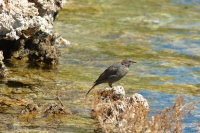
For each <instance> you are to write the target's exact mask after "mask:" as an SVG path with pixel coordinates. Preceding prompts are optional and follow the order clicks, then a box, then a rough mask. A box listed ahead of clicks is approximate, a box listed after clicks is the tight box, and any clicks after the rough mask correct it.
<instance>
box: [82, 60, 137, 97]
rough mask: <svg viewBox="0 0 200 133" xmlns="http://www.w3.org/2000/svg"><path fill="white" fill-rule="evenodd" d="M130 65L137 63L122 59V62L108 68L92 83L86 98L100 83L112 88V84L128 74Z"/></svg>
mask: <svg viewBox="0 0 200 133" xmlns="http://www.w3.org/2000/svg"><path fill="white" fill-rule="evenodd" d="M132 63H137V62H135V61H132V60H130V59H124V60H123V61H122V62H118V63H116V64H113V65H112V66H110V67H108V68H107V69H106V70H105V71H104V72H103V73H102V74H101V75H100V76H99V78H98V79H97V80H96V81H95V82H94V85H93V86H92V88H91V89H89V91H88V92H87V94H86V96H87V95H88V94H89V93H90V91H91V90H92V89H94V87H95V86H97V85H99V84H101V83H108V85H109V86H110V87H111V88H112V84H113V83H114V82H116V81H118V80H120V79H121V78H123V77H124V76H125V75H126V74H127V73H128V70H129V67H130V65H131V64H132Z"/></svg>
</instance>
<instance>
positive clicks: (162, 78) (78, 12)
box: [0, 0, 200, 133]
mask: <svg viewBox="0 0 200 133" xmlns="http://www.w3.org/2000/svg"><path fill="white" fill-rule="evenodd" d="M199 5H200V1H199V0H191V1H190V0H171V1H170V0H169V1H163V0H157V1H155V0H146V1H142V0H141V1H138V0H137V1H136V0H132V1H126V2H125V1H123V0H115V1H106V0H78V1H75V0H68V3H67V5H66V6H65V7H64V8H63V9H62V10H61V12H60V15H59V17H58V19H57V20H56V21H55V23H54V31H56V32H58V33H59V34H60V35H61V36H62V37H64V38H66V39H67V40H69V41H70V42H71V46H70V47H61V48H59V49H60V50H61V52H62V56H61V59H60V63H59V65H58V66H57V68H55V69H53V70H51V69H50V70H49V69H46V70H44V69H38V68H36V69H35V68H30V67H24V66H23V65H20V62H16V63H15V64H14V65H13V66H11V67H10V68H9V69H10V70H11V71H12V73H11V74H10V75H9V77H8V80H9V81H12V82H8V83H7V84H1V90H0V92H1V94H2V96H9V97H14V98H22V99H26V100H31V101H33V102H34V103H38V104H39V105H40V106H43V105H45V104H50V103H55V102H58V101H57V100H56V94H57V93H59V95H60V98H61V99H62V101H63V104H64V105H65V107H66V108H69V109H70V110H72V112H73V113H74V114H75V115H74V116H68V117H63V118H59V120H57V119H54V118H48V119H29V120H27V119H25V118H21V115H20V114H19V112H20V110H21V109H23V108H24V107H23V106H20V107H19V106H14V107H12V108H6V110H3V109H2V110H1V112H2V114H0V118H1V123H2V125H1V126H0V129H5V127H6V129H11V130H15V129H18V130H28V131H38V130H41V129H42V130H43V131H52V130H53V131H59V132H67V131H69V132H93V129H94V128H95V127H94V125H95V124H94V123H95V122H94V121H93V120H92V119H90V114H89V112H90V106H89V105H88V104H85V100H84V98H83V97H84V96H85V93H86V92H87V90H88V89H89V88H90V87H91V86H92V84H93V82H94V81H95V80H96V78H97V77H98V76H99V74H101V73H102V72H103V71H104V70H105V69H106V68H107V67H108V66H110V65H111V64H113V63H115V62H119V61H121V60H123V59H124V58H131V59H133V60H135V61H137V62H138V63H137V64H135V65H134V66H131V68H130V72H129V73H128V75H127V76H126V77H124V78H123V79H122V80H120V81H119V82H117V83H115V84H114V85H122V86H123V87H124V88H125V90H126V92H127V93H128V94H129V95H130V94H132V93H134V92H137V93H138V92H139V93H141V94H142V95H143V96H144V97H145V98H147V100H148V101H149V104H150V108H151V111H152V112H151V115H153V114H155V113H157V112H158V111H160V110H163V109H165V108H167V107H169V106H172V105H173V104H174V103H175V99H176V97H177V96H179V95H181V96H183V97H184V99H185V103H190V102H193V103H194V105H195V110H193V111H192V112H191V114H190V115H189V116H188V117H187V118H185V120H184V122H185V128H184V132H185V133H187V132H197V125H200V117H199V114H200V113H199V111H200V110H199V107H200V41H199V35H200V29H199V26H200V23H199V22H200V13H199V10H200V8H199V7H200V6H199ZM16 83H17V84H16ZM21 83H23V84H21ZM35 86H36V87H38V88H39V89H38V90H37V89H36V90H35V88H34V87H35ZM105 86H107V85H106V84H102V85H99V86H97V87H96V89H95V90H97V89H102V88H104V87H105ZM41 90H42V92H41ZM95 90H94V91H95ZM92 93H93V91H92ZM83 103H84V104H83ZM13 108H14V109H13ZM10 125H12V126H10ZM49 125H52V126H49Z"/></svg>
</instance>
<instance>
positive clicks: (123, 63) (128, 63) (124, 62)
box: [121, 58, 137, 67]
mask: <svg viewBox="0 0 200 133" xmlns="http://www.w3.org/2000/svg"><path fill="white" fill-rule="evenodd" d="M133 63H137V62H135V61H133V60H131V59H128V58H127V59H124V60H123V61H122V62H121V64H122V65H125V66H127V67H130V65H131V64H133Z"/></svg>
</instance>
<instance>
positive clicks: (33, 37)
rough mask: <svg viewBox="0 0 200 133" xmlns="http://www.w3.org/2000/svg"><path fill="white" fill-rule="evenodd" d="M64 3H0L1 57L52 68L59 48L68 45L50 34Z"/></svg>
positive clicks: (24, 0)
mask: <svg viewBox="0 0 200 133" xmlns="http://www.w3.org/2000/svg"><path fill="white" fill-rule="evenodd" d="M65 3H66V0H31V1H28V0H9V1H3V0H0V18H1V19H0V50H2V51H3V52H4V57H5V58H6V59H7V58H12V57H14V58H17V59H22V58H24V57H28V59H29V60H30V61H33V62H36V63H39V64H40V63H44V64H47V65H55V64H57V62H58V58H59V56H60V52H59V51H58V49H57V46H59V45H63V44H65V45H69V44H70V43H69V42H68V41H67V40H65V39H63V38H62V37H60V36H59V35H58V34H57V33H53V32H52V28H53V21H54V20H55V18H56V16H57V15H58V11H59V10H60V9H61V8H62V7H63V5H64V4H65Z"/></svg>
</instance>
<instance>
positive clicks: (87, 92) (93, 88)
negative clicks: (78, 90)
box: [86, 83, 97, 96]
mask: <svg viewBox="0 0 200 133" xmlns="http://www.w3.org/2000/svg"><path fill="white" fill-rule="evenodd" d="M96 85H97V84H96V83H94V85H93V86H92V88H90V89H89V90H88V92H87V94H86V96H87V95H88V94H89V93H90V91H91V90H92V89H94V87H95V86H96Z"/></svg>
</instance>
